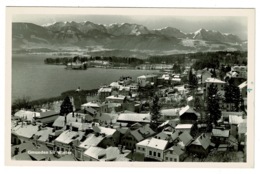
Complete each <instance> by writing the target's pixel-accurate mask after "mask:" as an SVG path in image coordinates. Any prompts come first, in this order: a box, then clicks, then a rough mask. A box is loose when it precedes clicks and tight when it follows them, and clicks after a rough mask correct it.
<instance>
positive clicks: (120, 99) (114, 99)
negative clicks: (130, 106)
mask: <svg viewBox="0 0 260 174" xmlns="http://www.w3.org/2000/svg"><path fill="white" fill-rule="evenodd" d="M106 101H108V102H110V103H120V104H123V103H125V102H126V96H124V95H111V96H108V97H106Z"/></svg>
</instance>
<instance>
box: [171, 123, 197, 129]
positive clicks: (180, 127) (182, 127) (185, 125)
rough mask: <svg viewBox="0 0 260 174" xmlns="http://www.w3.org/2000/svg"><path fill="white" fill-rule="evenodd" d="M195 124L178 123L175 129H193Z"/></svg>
mask: <svg viewBox="0 0 260 174" xmlns="http://www.w3.org/2000/svg"><path fill="white" fill-rule="evenodd" d="M192 126H193V124H178V125H177V126H176V127H175V129H191V128H192Z"/></svg>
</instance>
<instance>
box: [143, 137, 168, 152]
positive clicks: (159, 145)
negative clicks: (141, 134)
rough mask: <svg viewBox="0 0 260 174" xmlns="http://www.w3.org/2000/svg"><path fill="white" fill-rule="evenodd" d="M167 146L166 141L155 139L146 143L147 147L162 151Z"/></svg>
mask: <svg viewBox="0 0 260 174" xmlns="http://www.w3.org/2000/svg"><path fill="white" fill-rule="evenodd" d="M167 144H168V141H167V140H161V139H157V138H152V139H151V140H150V142H149V143H148V145H147V147H151V148H155V149H159V150H164V149H165V148H166V146H167Z"/></svg>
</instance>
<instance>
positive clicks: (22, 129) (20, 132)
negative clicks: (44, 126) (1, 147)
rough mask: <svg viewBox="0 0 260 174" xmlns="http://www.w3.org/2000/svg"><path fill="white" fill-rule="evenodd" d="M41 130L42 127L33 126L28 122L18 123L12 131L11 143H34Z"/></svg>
mask: <svg viewBox="0 0 260 174" xmlns="http://www.w3.org/2000/svg"><path fill="white" fill-rule="evenodd" d="M40 129H41V125H32V124H28V123H27V122H20V123H18V124H17V125H16V126H15V127H14V128H13V129H12V130H11V143H12V144H14V145H17V144H21V143H26V142H32V141H34V139H33V138H34V135H35V134H36V133H37V132H38V131H39V130H40Z"/></svg>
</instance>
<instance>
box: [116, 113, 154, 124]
mask: <svg viewBox="0 0 260 174" xmlns="http://www.w3.org/2000/svg"><path fill="white" fill-rule="evenodd" d="M150 121H151V115H150V114H149V113H146V114H144V113H121V114H120V115H119V116H118V118H117V122H123V123H150Z"/></svg>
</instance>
